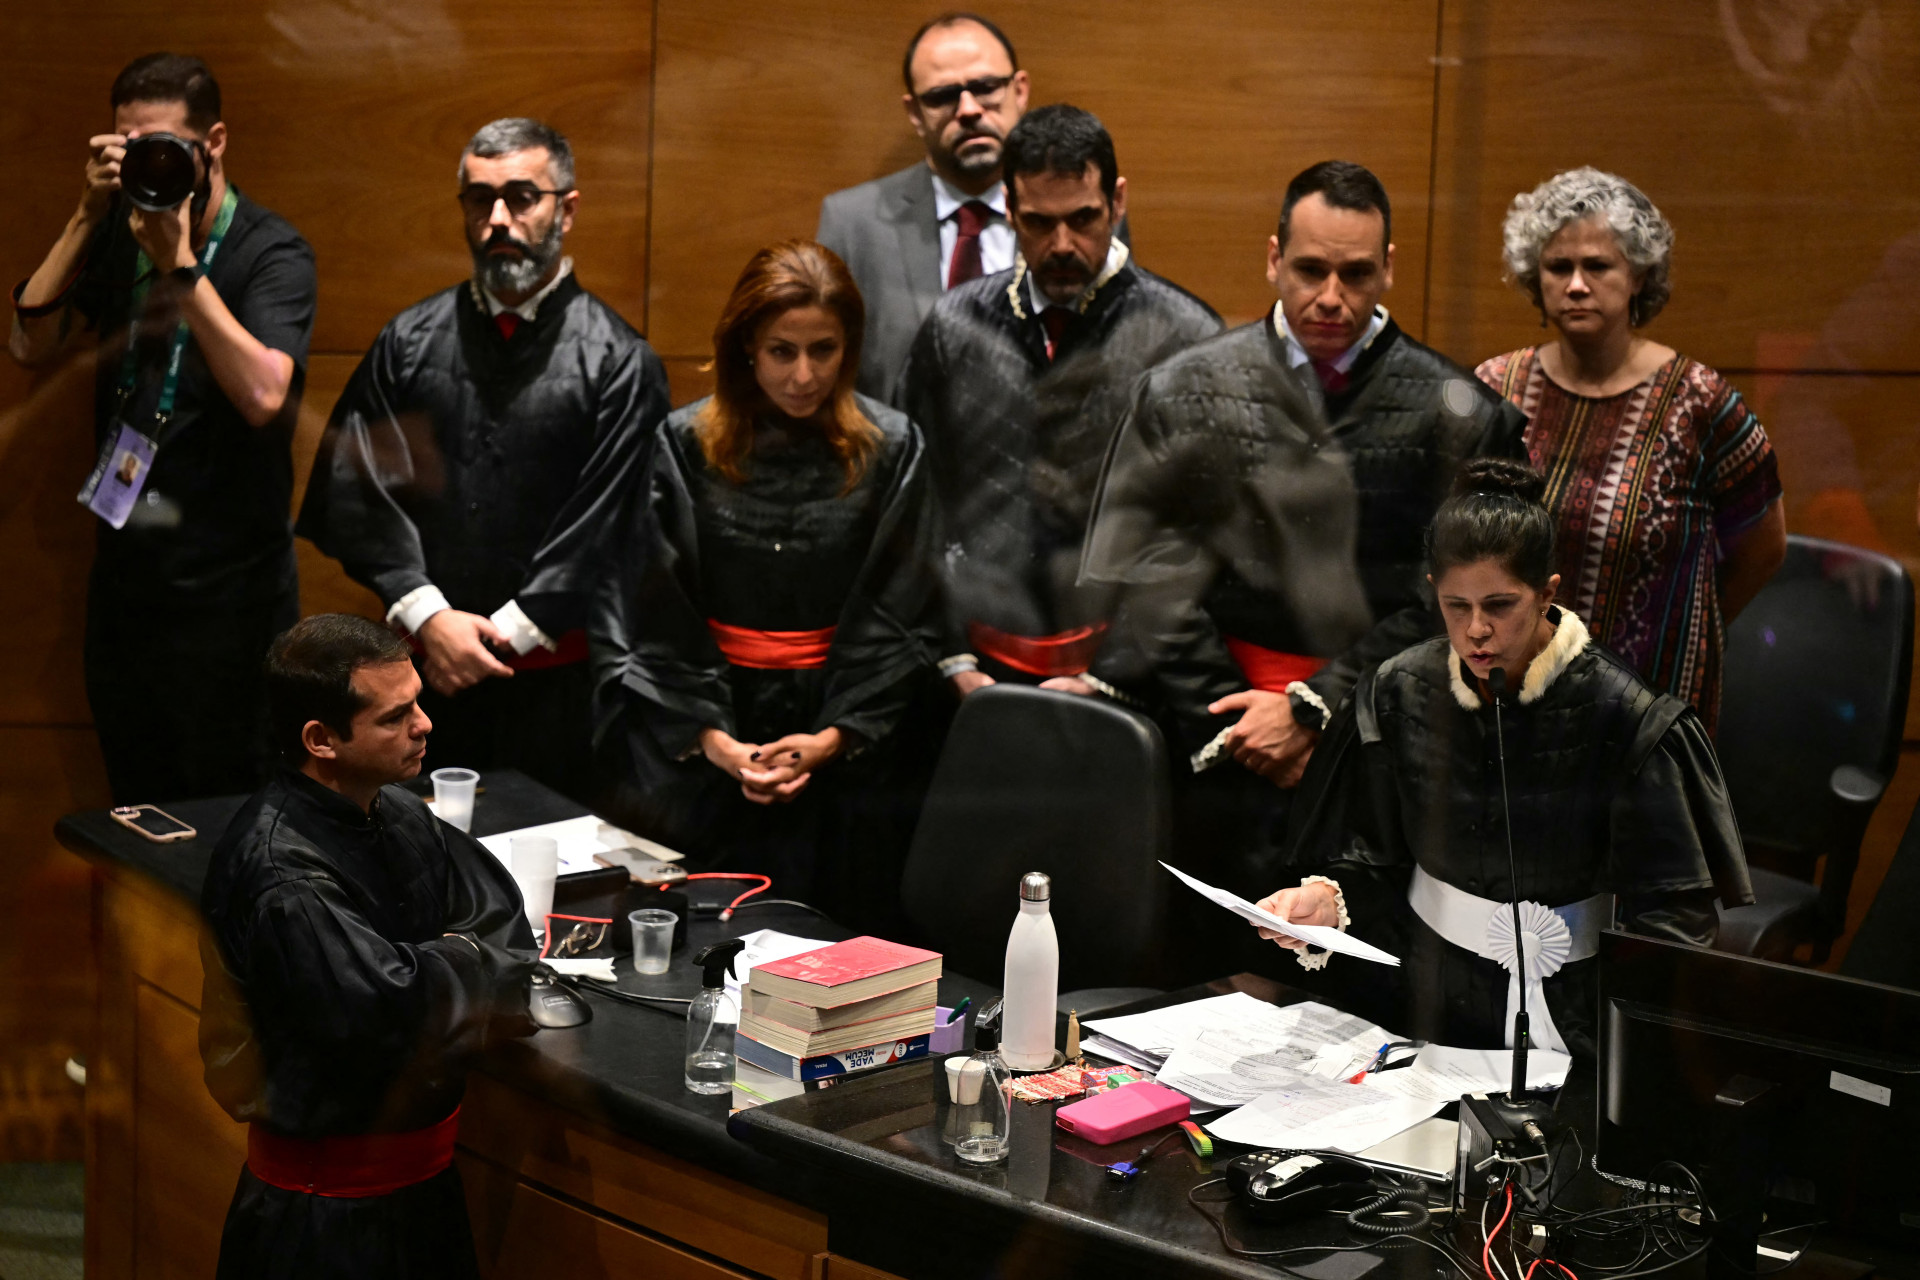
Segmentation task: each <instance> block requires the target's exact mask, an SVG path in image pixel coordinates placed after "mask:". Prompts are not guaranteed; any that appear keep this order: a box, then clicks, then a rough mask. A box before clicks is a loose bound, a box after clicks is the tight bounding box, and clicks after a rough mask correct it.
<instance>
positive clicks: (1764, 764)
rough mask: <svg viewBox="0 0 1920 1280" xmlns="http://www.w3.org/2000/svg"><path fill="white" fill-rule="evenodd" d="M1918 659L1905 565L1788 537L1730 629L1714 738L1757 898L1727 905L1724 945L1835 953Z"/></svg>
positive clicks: (1893, 759)
mask: <svg viewBox="0 0 1920 1280" xmlns="http://www.w3.org/2000/svg"><path fill="white" fill-rule="evenodd" d="M1912 669H1913V581H1912V579H1911V578H1909V577H1908V576H1907V572H1906V570H1905V569H1904V568H1902V567H1901V565H1900V563H1899V562H1898V561H1896V560H1893V559H1891V558H1889V557H1887V556H1883V555H1877V554H1875V553H1874V552H1871V551H1863V550H1861V549H1860V548H1858V547H1850V546H1847V545H1845V544H1844V543H1838V542H1828V541H1825V540H1824V539H1820V538H1807V537H1800V536H1798V535H1795V536H1790V537H1789V538H1788V539H1787V558H1786V563H1785V564H1783V565H1782V566H1781V567H1780V572H1778V573H1777V574H1775V575H1774V577H1773V581H1771V582H1769V583H1768V584H1767V586H1766V587H1765V589H1763V590H1762V591H1761V592H1760V594H1759V595H1758V596H1757V597H1755V599H1754V601H1753V603H1752V604H1750V605H1748V606H1747V608H1746V610H1745V611H1744V612H1743V613H1741V615H1740V616H1739V617H1738V618H1737V619H1735V620H1734V623H1733V625H1732V626H1731V627H1729V628H1728V630H1727V652H1726V685H1725V689H1724V692H1723V694H1722V697H1721V714H1720V729H1719V735H1718V740H1717V742H1716V743H1715V746H1716V748H1717V750H1718V752H1719V755H1720V765H1721V768H1722V769H1723V770H1724V771H1725V774H1726V778H1727V787H1728V789H1729V791H1730V792H1731V793H1732V796H1733V811H1734V815H1735V817H1736V818H1737V819H1738V820H1739V823H1740V835H1741V838H1742V839H1743V840H1744V841H1745V843H1746V848H1747V860H1748V862H1749V863H1750V864H1751V865H1752V867H1753V889H1754V896H1755V897H1756V898H1757V899H1758V901H1757V902H1756V903H1755V904H1754V905H1753V906H1750V907H1739V908H1736V909H1734V910H1731V911H1728V910H1722V911H1721V913H1720V939H1719V942H1718V944H1717V946H1718V947H1719V949H1720V950H1723V951H1737V952H1741V953H1743V954H1746V955H1754V956H1761V957H1763V958H1765V959H1770V960H1786V959H1789V958H1790V957H1791V955H1792V952H1793V950H1794V948H1795V947H1797V946H1798V945H1799V944H1801V943H1808V944H1810V945H1811V946H1812V948H1813V962H1814V963H1815V964H1819V963H1821V962H1823V961H1825V959H1826V958H1827V955H1828V952H1829V951H1830V949H1831V947H1832V945H1833V940H1834V939H1835V938H1837V937H1839V936H1840V933H1841V932H1842V931H1843V930H1844V929H1845V927H1846V918H1847V893H1848V891H1849V890H1850V889H1851V888H1852V887H1853V872H1854V867H1855V866H1856V865H1857V864H1858V862H1859V858H1860V840H1861V838H1862V836H1864V835H1865V833H1866V829H1867V821H1868V819H1870V818H1871V817H1872V816H1873V811H1874V808H1875V806H1877V805H1878V804H1879V802H1880V795H1881V793H1882V792H1883V791H1884V790H1885V789H1886V785H1887V781H1888V780H1889V779H1890V778H1892V776H1893V770H1894V766H1895V765H1896V764H1897V763H1898V761H1899V754H1900V739H1901V736H1902V732H1903V730H1904V729H1905V727H1906V718H1907V691H1908V685H1909V682H1910V680H1911V678H1912ZM1822 857H1824V858H1825V859H1826V865H1825V867H1824V869H1822V870H1821V871H1820V873H1819V880H1818V882H1817V883H1816V882H1815V879H1814V876H1815V866H1816V863H1818V862H1819V860H1820V859H1821V858H1822Z"/></svg>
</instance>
